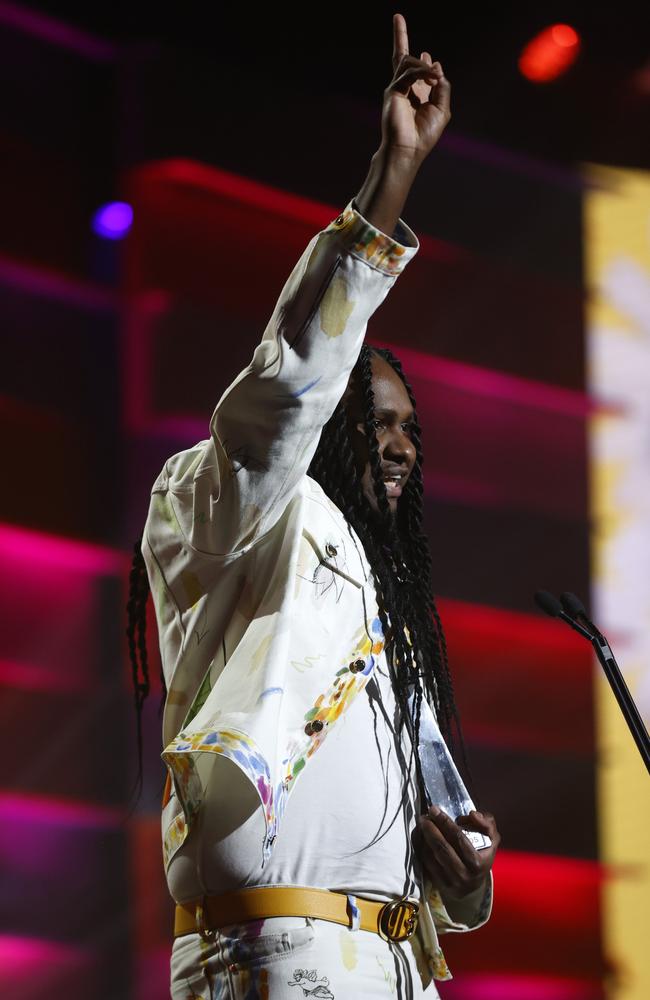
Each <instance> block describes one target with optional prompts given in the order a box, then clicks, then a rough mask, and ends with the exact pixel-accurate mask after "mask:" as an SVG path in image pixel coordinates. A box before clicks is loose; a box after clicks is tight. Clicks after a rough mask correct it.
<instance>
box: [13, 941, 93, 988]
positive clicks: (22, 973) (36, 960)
mask: <svg viewBox="0 0 650 1000" xmlns="http://www.w3.org/2000/svg"><path fill="white" fill-rule="evenodd" d="M80 983H83V988H84V992H85V993H86V995H88V996H93V995H95V990H96V989H98V988H99V985H100V983H99V977H98V971H97V968H96V961H95V959H94V957H93V956H92V954H89V953H88V952H87V951H84V950H83V949H81V948H74V947H71V946H70V945H63V944H58V943H54V942H52V941H47V940H43V939H39V938H35V937H14V936H11V935H8V934H4V935H0V995H2V996H3V997H12V998H15V1000H51V998H52V997H53V996H58V997H67V996H71V997H72V996H77V995H79V985H80Z"/></svg>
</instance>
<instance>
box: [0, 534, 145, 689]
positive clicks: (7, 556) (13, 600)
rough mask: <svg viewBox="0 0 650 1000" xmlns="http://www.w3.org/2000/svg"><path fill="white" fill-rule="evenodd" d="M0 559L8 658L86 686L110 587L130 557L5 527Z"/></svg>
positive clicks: (0, 540) (5, 655)
mask: <svg viewBox="0 0 650 1000" xmlns="http://www.w3.org/2000/svg"><path fill="white" fill-rule="evenodd" d="M0 560H1V561H2V565H3V579H2V590H1V591H0V597H1V598H2V602H3V606H4V609H5V621H4V625H3V634H2V646H1V649H0V655H1V658H2V660H5V661H9V662H14V663H21V662H25V663H31V664H34V665H36V666H39V667H42V668H43V669H47V670H51V671H52V672H53V673H54V674H64V675H65V676H66V678H67V679H68V680H70V679H71V678H75V679H79V681H80V682H81V683H83V682H84V680H85V679H86V678H87V676H88V673H89V672H91V671H92V670H93V668H94V666H96V660H95V659H94V656H93V654H92V651H93V650H96V637H97V630H98V629H99V628H100V627H101V625H102V620H101V615H102V604H103V601H104V600H105V599H106V581H110V580H112V581H113V582H115V581H116V580H117V579H118V578H121V576H122V575H123V573H124V572H125V571H126V568H127V557H126V556H125V555H124V554H122V553H121V552H117V551H115V550H114V549H109V548H106V547H103V546H99V545H90V544H86V543H85V542H77V541H74V540H72V539H67V538H62V537H60V536H56V535H47V534H42V533H40V532H36V531H27V530H24V529H22V528H16V527H13V526H10V525H6V524H3V525H0ZM120 585H121V584H120ZM96 655H97V656H99V655H100V654H99V653H97V654H96Z"/></svg>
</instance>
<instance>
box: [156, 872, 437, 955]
mask: <svg viewBox="0 0 650 1000" xmlns="http://www.w3.org/2000/svg"><path fill="white" fill-rule="evenodd" d="M353 900H354V906H355V907H356V909H357V910H358V916H359V923H358V926H359V927H360V928H361V930H364V931H374V933H375V934H379V936H380V937H382V938H383V939H384V940H385V941H406V940H407V938H410V937H411V935H412V934H414V933H415V929H416V927H417V921H418V910H419V905H418V903H417V902H414V901H412V900H409V899H395V900H391V901H390V902H389V903H378V902H376V901H374V900H371V899H361V898H360V897H359V896H354V897H353ZM266 917H313V918H314V919H317V920H331V921H332V922H333V923H335V924H344V925H345V926H347V927H351V926H352V925H353V912H352V911H351V907H350V905H349V902H348V897H347V896H346V894H345V893H344V892H329V891H328V890H327V889H306V888H305V889H303V888H296V887H295V886H290V887H284V886H277V885H269V886H258V887H257V888H254V889H238V890H237V891H236V892H228V893H225V894H224V895H221V896H204V897H203V899H197V900H192V901H191V902H189V903H182V904H179V905H177V907H176V916H175V920H174V935H175V937H180V936H181V935H182V934H195V933H197V932H198V933H199V934H200V935H201V937H203V938H204V939H205V940H208V941H211V940H213V939H214V937H215V936H216V931H217V930H218V929H219V928H220V927H226V926H227V925H228V924H241V923H245V922H246V921H247V920H263V919H265V918H266Z"/></svg>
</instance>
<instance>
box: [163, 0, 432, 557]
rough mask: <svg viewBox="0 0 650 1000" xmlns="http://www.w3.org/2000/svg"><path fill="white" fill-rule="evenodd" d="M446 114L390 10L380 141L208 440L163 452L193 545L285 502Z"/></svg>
mask: <svg viewBox="0 0 650 1000" xmlns="http://www.w3.org/2000/svg"><path fill="white" fill-rule="evenodd" d="M448 120H449V84H448V82H447V81H446V79H445V77H444V75H443V73H442V69H441V67H440V64H439V63H433V62H432V60H431V56H430V55H429V54H428V53H426V52H423V53H422V55H421V58H420V59H416V58H414V57H412V56H410V55H409V53H408V39H407V36H406V24H405V21H404V18H403V17H402V16H401V15H399V14H398V15H395V17H394V21H393V78H392V80H391V82H390V84H389V86H388V87H387V88H386V91H385V92H384V101H383V112H382V139H381V144H380V147H379V149H378V150H377V152H376V153H375V155H374V156H373V158H372V161H371V164H370V169H369V172H368V176H367V178H366V180H365V181H364V183H363V185H362V187H361V190H360V191H359V194H358V195H357V196H356V198H355V199H354V200H353V201H352V202H351V203H350V204H349V205H348V207H347V208H346V209H345V210H344V212H343V213H342V214H341V215H340V216H339V217H338V218H337V219H336V220H335V221H334V222H333V223H331V224H330V225H329V226H328V227H327V228H326V229H325V230H323V231H322V232H321V233H319V234H318V235H317V236H315V237H314V238H313V239H312V240H311V242H310V243H309V245H308V247H307V249H306V250H305V252H304V253H303V255H302V257H301V258H300V260H299V261H298V264H297V265H296V267H295V268H294V270H293V272H292V274H291V276H290V277H289V280H288V281H287V283H286V285H285V286H284V289H283V290H282V293H281V295H280V298H279V300H278V303H277V305H276V307H275V309H274V312H273V315H272V317H271V320H270V322H269V324H268V326H267V329H266V331H265V333H264V336H263V338H262V341H261V343H260V344H259V345H258V347H257V349H256V350H255V353H254V355H253V359H252V361H251V363H250V365H249V366H248V367H247V368H246V369H245V370H244V371H243V372H241V373H240V375H239V376H238V377H237V378H236V379H235V381H234V382H233V383H232V385H231V386H230V387H229V389H228V390H227V391H226V392H225V394H224V395H223V397H222V398H221V400H220V401H219V403H218V404H217V407H216V409H215V411H214V414H213V416H212V421H211V424H210V439H209V440H208V441H206V442H202V443H201V445H200V446H197V449H192V450H190V451H189V452H184V453H182V455H179V456H175V458H174V459H172V460H170V462H169V463H168V466H167V469H166V472H165V473H164V474H163V477H162V480H161V481H160V482H159V484H158V486H159V488H160V490H161V491H164V490H167V489H168V490H169V491H170V493H171V495H172V501H173V504H174V510H175V513H176V516H177V517H178V519H179V521H180V524H181V527H182V529H183V532H184V534H185V535H186V537H187V539H188V541H189V542H190V543H191V544H192V545H193V546H195V547H196V548H197V549H200V550H201V551H203V552H208V553H213V554H217V555H219V554H221V555H225V554H228V553H233V552H237V551H241V550H242V549H244V548H245V547H247V546H248V545H250V544H252V543H253V542H254V541H255V540H256V539H257V538H258V537H260V536H261V535H263V534H264V533H265V532H266V531H268V530H269V529H270V528H271V527H272V526H273V525H274V524H275V523H276V522H277V520H278V519H279V518H280V517H281V515H282V513H283V511H284V510H285V509H286V506H287V504H288V503H289V502H290V500H291V498H292V496H293V494H294V493H295V490H296V488H297V486H298V484H299V482H300V480H301V478H302V477H303V476H304V475H305V473H306V471H307V469H308V467H309V463H310V461H311V458H312V456H313V454H314V451H315V449H316V447H317V445H318V440H319V436H320V432H321V429H322V427H323V425H324V424H325V423H326V421H327V420H328V419H329V417H330V416H331V414H332V412H333V410H334V408H335V407H336V404H337V403H338V401H339V399H340V398H341V396H342V394H343V392H344V390H345V387H346V385H347V381H348V378H349V375H350V372H351V370H352V368H353V366H354V363H355V361H356V359H357V357H358V354H359V350H360V347H361V344H362V341H363V337H364V334H365V330H366V325H367V322H368V320H369V318H370V317H371V316H372V314H373V313H374V311H375V310H376V309H377V308H378V306H379V305H380V304H381V302H382V301H383V299H384V298H385V296H386V295H387V293H388V291H389V289H390V288H391V286H392V285H393V284H394V282H395V280H396V278H397V275H398V274H399V273H400V271H401V270H402V269H403V267H404V266H405V264H406V263H407V262H408V260H409V259H410V258H411V257H412V256H413V255H414V254H415V252H416V250H417V239H416V238H415V236H414V235H413V233H412V232H411V231H410V230H409V229H408V227H406V226H405V225H404V224H402V223H401V222H400V221H399V220H400V215H401V212H402V209H403V206H404V204H405V201H406V198H407V196H408V193H409V191H410V188H411V185H412V183H413V180H414V178H415V176H416V174H417V171H418V169H419V167H420V165H421V164H422V162H423V160H424V159H425V158H426V156H427V155H428V153H429V152H430V151H431V150H432V149H433V147H434V146H435V144H436V142H437V141H438V139H439V137H440V135H441V134H442V131H443V129H444V127H445V125H446V123H447V121H448Z"/></svg>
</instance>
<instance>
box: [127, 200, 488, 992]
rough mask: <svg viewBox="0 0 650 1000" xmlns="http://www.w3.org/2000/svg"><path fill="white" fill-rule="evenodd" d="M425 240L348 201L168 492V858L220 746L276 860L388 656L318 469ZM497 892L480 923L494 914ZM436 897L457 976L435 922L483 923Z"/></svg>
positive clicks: (163, 567) (431, 910) (155, 535)
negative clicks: (338, 733) (354, 379)
mask: <svg viewBox="0 0 650 1000" xmlns="http://www.w3.org/2000/svg"><path fill="white" fill-rule="evenodd" d="M398 238H399V239H400V240H402V242H401V243H400V242H397V239H398ZM417 248H418V242H417V239H416V237H415V236H414V234H413V233H412V232H411V230H410V229H408V227H406V226H405V225H404V224H403V223H402V222H400V223H399V224H398V227H397V229H396V233H395V238H393V239H391V238H389V237H387V236H386V235H384V234H383V233H381V232H379V231H378V230H376V229H375V228H374V227H373V226H371V225H370V224H369V223H368V222H367V221H366V220H365V219H364V218H363V217H362V216H361V215H359V213H358V212H357V211H356V210H355V209H354V208H353V207H352V205H350V206H348V207H347V208H346V209H345V211H344V212H343V213H342V214H341V215H340V216H339V217H338V218H337V219H336V220H335V221H334V222H332V223H331V224H330V225H329V226H328V227H327V228H326V229H325V230H324V231H323V232H321V233H319V234H318V235H316V236H315V237H314V238H313V239H312V240H311V242H310V243H309V245H308V247H307V249H306V250H305V252H304V253H303V255H302V257H301V258H300V260H299V261H298V264H297V265H296V267H295V268H294V270H293V272H292V274H291V276H290V277H289V280H288V281H287V283H286V285H285V287H284V289H283V291H282V293H281V295H280V299H279V301H278V303H277V305H276V307H275V310H274V312H273V315H272V317H271V320H270V322H269V325H268V327H267V329H266V332H265V334H264V337H263V339H262V341H261V343H260V344H259V346H258V347H257V349H256V350H255V353H254V355H253V359H252V361H251V364H250V365H249V366H248V368H246V369H245V370H244V371H243V372H241V374H240V375H239V376H238V377H237V378H236V379H235V381H234V382H233V383H232V385H231V386H230V388H229V389H228V390H227V391H226V392H225V394H224V395H223V397H222V398H221V400H220V401H219V403H218V405H217V407H216V409H215V412H214V414H213V417H212V421H211V424H210V438H209V439H208V440H206V441H202V442H200V443H199V444H197V445H196V446H195V447H194V448H191V449H189V450H188V451H184V452H182V453H180V454H178V455H175V456H174V457H172V458H171V459H170V460H169V461H168V462H167V464H166V465H165V468H164V469H163V471H162V472H161V474H160V476H159V477H158V479H157V480H156V483H155V485H154V487H153V491H152V496H151V506H150V510H149V515H148V519H147V523H146V527H145V533H144V541H143V553H144V557H145V561H146V564H147V570H148V573H149V579H150V583H151V589H152V593H153V596H154V603H155V607H156V614H157V619H158V627H159V635H160V648H161V652H162V660H163V668H164V672H165V679H166V684H167V689H168V696H167V702H166V706H165V714H164V722H163V741H164V747H165V749H164V752H163V759H164V761H165V763H166V765H167V767H168V769H169V772H170V776H171V788H172V791H171V795H170V796H169V797H168V801H167V802H166V803H165V805H164V809H163V843H164V857H165V863H166V865H168V864H169V861H170V860H171V858H172V857H173V855H174V854H175V852H176V851H177V850H178V849H179V847H180V846H181V845H182V844H183V842H184V840H185V838H186V837H187V835H188V831H189V829H190V828H191V826H192V823H193V821H194V820H195V818H196V815H197V813H198V810H199V808H200V804H201V801H202V797H203V793H204V789H205V788H206V786H207V782H208V779H209V773H210V769H211V767H213V766H214V764H215V762H216V761H217V760H218V759H219V758H220V757H221V758H222V759H223V757H226V758H228V759H229V760H230V761H233V762H235V763H236V764H237V765H238V766H239V767H240V768H241V769H242V771H243V772H244V774H245V775H247V777H248V778H249V779H250V781H251V782H252V783H253V784H254V785H255V787H256V788H257V790H258V792H259V795H260V799H261V801H262V803H263V805H264V810H265V814H266V824H267V827H266V836H265V840H264V843H263V844H261V845H260V849H261V851H262V853H263V857H264V858H268V856H269V855H270V852H271V850H272V848H273V843H274V841H275V838H276V836H277V833H278V829H279V826H280V823H281V820H282V815H283V813H284V810H285V806H286V803H287V799H288V797H289V796H290V794H291V790H292V788H293V786H294V784H295V782H296V780H297V779H298V777H299V775H300V774H301V772H302V771H305V770H308V765H309V760H310V757H312V755H313V754H314V753H317V752H318V749H319V747H320V746H321V745H322V744H323V742H324V741H325V740H326V739H327V734H328V732H329V730H330V729H331V727H332V726H333V725H335V724H336V720H337V719H338V718H340V716H341V715H342V714H343V713H344V712H345V711H346V709H347V707H348V705H349V704H350V703H351V702H352V700H353V699H354V698H355V697H356V695H357V694H358V693H359V691H361V690H362V689H363V688H364V686H365V685H366V683H367V681H368V679H369V677H370V676H371V675H372V671H373V669H374V666H375V663H376V660H377V657H378V656H380V655H381V654H382V650H383V635H382V630H381V625H380V622H379V619H378V618H377V605H376V600H375V593H374V588H373V585H372V582H371V574H370V571H369V566H368V562H367V560H366V557H365V553H364V550H363V547H362V545H361V543H360V541H359V539H358V537H356V535H355V534H354V532H350V531H349V530H348V526H347V523H346V521H345V520H344V518H343V515H342V514H341V512H340V511H339V510H338V508H337V507H335V506H334V504H333V503H332V502H331V501H330V500H329V499H328V498H327V496H326V495H325V494H324V493H323V491H322V489H321V488H320V486H318V485H317V484H316V483H315V482H314V481H313V480H312V479H310V478H309V477H308V476H307V475H306V472H307V468H308V466H309V463H310V461H311V458H312V456H313V453H314V451H315V449H316V446H317V443H318V439H319V435H320V431H321V428H322V426H323V424H324V423H325V422H326V421H327V420H328V418H329V417H330V415H331V413H332V412H333V410H334V408H335V406H336V404H337V402H338V400H339V399H340V397H341V395H342V394H343V391H344V389H345V387H346V384H347V381H348V377H349V374H350V371H351V369H352V367H353V365H354V363H355V361H356V359H357V357H358V354H359V350H360V347H361V344H362V341H363V337H364V333H365V329H366V324H367V321H368V319H369V318H370V316H371V315H372V314H373V312H374V311H375V310H376V309H377V307H378V306H379V305H380V304H381V302H382V301H383V299H384V298H385V296H386V295H387V293H388V291H389V289H390V288H391V286H392V285H393V284H394V282H395V280H396V278H397V276H398V274H399V273H400V271H401V270H402V269H403V268H404V266H405V265H406V263H407V262H408V261H409V260H410V259H411V257H413V256H414V254H415V253H416V252H417ZM307 780H308V779H307ZM378 891H380V887H378ZM489 895H490V894H488V896H486V897H485V898H484V899H483V906H482V910H483V912H481V913H480V914H479V913H477V914H475V915H474V919H473V920H472V923H475V924H478V923H479V922H483V920H484V919H487V915H488V913H489V908H490V902H489ZM429 903H430V906H428V907H425V913H424V915H423V918H422V919H421V923H422V927H423V930H424V931H425V933H426V932H427V931H428V948H427V950H428V951H429V953H430V956H431V960H432V968H433V972H434V975H436V977H437V978H446V977H447V975H448V973H447V971H446V966H445V965H444V959H443V957H442V953H441V952H440V949H439V947H438V944H437V936H436V931H435V929H434V922H435V923H436V924H437V925H438V927H439V929H441V928H447V929H457V930H465V929H467V927H466V925H465V924H454V923H453V921H451V919H450V918H449V915H448V914H447V912H446V910H445V909H444V907H443V906H442V903H441V901H440V898H439V896H438V894H437V893H430V895H429Z"/></svg>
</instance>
